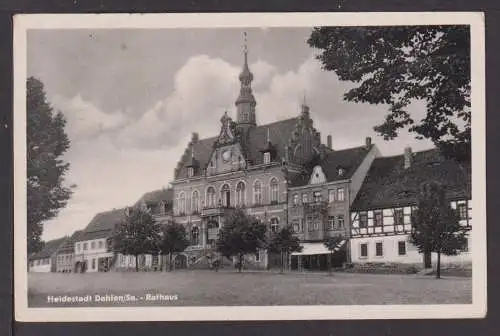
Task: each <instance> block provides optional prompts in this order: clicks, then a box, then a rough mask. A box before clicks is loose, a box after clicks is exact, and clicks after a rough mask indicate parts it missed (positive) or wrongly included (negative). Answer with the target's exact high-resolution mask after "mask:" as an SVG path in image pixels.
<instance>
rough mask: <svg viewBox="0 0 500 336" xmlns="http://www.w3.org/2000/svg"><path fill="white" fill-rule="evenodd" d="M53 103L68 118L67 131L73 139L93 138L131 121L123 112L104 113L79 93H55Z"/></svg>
mask: <svg viewBox="0 0 500 336" xmlns="http://www.w3.org/2000/svg"><path fill="white" fill-rule="evenodd" d="M52 103H53V105H54V107H55V108H56V109H57V110H60V111H62V112H63V113H64V115H65V116H66V119H67V122H68V123H67V132H68V133H69V135H70V137H71V139H72V140H73V141H78V140H80V139H87V138H92V137H94V136H96V135H98V134H100V133H102V132H107V131H110V130H114V129H116V128H120V127H122V126H124V125H125V124H127V123H128V122H130V121H129V120H128V118H127V117H126V116H125V115H124V114H123V113H121V112H114V113H113V112H112V113H104V112H102V111H101V110H99V109H98V108H97V107H96V106H95V105H94V104H92V103H91V102H89V101H86V100H83V99H82V97H81V96H80V95H79V94H78V95H76V96H74V97H73V98H70V99H68V98H66V97H63V96H60V95H55V96H54V97H53V98H52Z"/></svg>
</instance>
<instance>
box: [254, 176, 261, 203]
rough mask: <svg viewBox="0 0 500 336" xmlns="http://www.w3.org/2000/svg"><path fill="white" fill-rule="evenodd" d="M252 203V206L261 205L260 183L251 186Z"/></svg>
mask: <svg viewBox="0 0 500 336" xmlns="http://www.w3.org/2000/svg"><path fill="white" fill-rule="evenodd" d="M253 202H254V204H262V185H261V184H260V181H256V182H255V183H254V185H253Z"/></svg>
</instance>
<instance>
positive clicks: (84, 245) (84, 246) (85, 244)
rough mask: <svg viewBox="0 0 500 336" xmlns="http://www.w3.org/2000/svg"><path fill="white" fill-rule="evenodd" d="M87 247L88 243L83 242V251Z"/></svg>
mask: <svg viewBox="0 0 500 336" xmlns="http://www.w3.org/2000/svg"><path fill="white" fill-rule="evenodd" d="M88 247H89V245H88V243H83V250H84V251H87V250H88Z"/></svg>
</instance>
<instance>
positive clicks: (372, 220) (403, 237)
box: [350, 147, 472, 264]
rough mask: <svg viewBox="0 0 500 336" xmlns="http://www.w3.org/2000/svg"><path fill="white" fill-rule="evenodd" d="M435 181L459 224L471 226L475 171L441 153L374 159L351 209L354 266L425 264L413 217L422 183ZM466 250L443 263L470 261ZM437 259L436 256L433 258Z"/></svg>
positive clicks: (446, 258)
mask: <svg viewBox="0 0 500 336" xmlns="http://www.w3.org/2000/svg"><path fill="white" fill-rule="evenodd" d="M429 181H437V182H439V183H441V184H442V185H443V186H444V187H445V190H446V197H447V199H448V200H449V201H450V204H451V207H452V208H454V209H456V210H457V211H458V212H459V215H460V220H461V224H462V225H464V226H465V227H467V228H469V229H470V228H471V225H472V218H471V214H472V205H471V166H470V162H468V163H461V164H459V163H457V162H456V161H453V160H449V159H446V158H444V157H443V156H442V155H441V154H440V152H439V151H438V150H437V149H431V150H426V151H421V152H416V153H413V152H412V150H411V148H409V147H407V148H405V150H404V154H403V155H398V156H392V157H379V158H376V159H375V160H374V161H373V163H372V165H371V168H370V170H369V172H368V174H367V176H366V178H365V181H364V183H363V185H362V187H361V190H360V191H359V192H358V195H357V197H356V199H355V201H354V203H353V204H352V207H351V222H352V224H351V230H350V236H351V239H350V242H351V244H350V251H351V252H350V255H351V260H352V262H353V263H411V264H422V261H423V256H422V254H420V253H419V252H418V250H417V248H416V247H415V246H413V245H412V244H411V243H410V242H409V240H408V237H409V233H410V232H411V215H412V211H414V210H415V209H416V205H417V195H418V192H419V188H420V185H421V183H423V182H429ZM471 243H472V232H471V231H469V238H468V245H469V248H468V251H465V252H463V253H461V254H460V255H458V256H443V257H442V262H443V263H444V264H446V263H458V264H463V263H468V262H470V261H471V254H470V252H469V251H470V249H471ZM435 257H436V256H435V255H433V258H435Z"/></svg>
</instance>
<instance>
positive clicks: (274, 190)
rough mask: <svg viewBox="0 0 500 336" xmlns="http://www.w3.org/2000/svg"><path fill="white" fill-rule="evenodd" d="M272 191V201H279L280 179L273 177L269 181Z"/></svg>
mask: <svg viewBox="0 0 500 336" xmlns="http://www.w3.org/2000/svg"><path fill="white" fill-rule="evenodd" d="M269 186H270V192H271V195H270V196H271V203H278V189H279V188H278V181H277V180H276V179H275V178H273V179H272V180H271V182H270V183H269Z"/></svg>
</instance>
